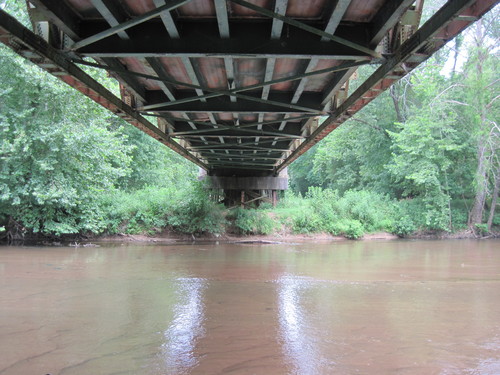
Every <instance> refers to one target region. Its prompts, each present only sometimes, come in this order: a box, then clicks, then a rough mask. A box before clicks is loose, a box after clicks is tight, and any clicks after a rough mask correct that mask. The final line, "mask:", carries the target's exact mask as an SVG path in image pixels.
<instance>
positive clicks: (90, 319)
mask: <svg viewBox="0 0 500 375" xmlns="http://www.w3.org/2000/svg"><path fill="white" fill-rule="evenodd" d="M45 374H51V375H87V374H88V375H101V374H102V375H104V374H145V375H169V374H203V375H205V374H259V375H260V374H264V375H266V374H298V375H302V374H304V375H310V374H311V375H312V374H313V375H316V374H377V375H378V374H419V375H420V374H422V375H427V374H439V375H452V374H474V375H484V374H486V375H494V374H495V375H498V374H500V241H497V240H487V241H371V242H369V241H345V242H334V243H301V244H273V245H267V244H266V245H264V244H235V243H233V244H227V243H226V244H224V243H221V244H201V245H200V244H196V245H186V244H176V245H168V246H162V245H137V244H133V245H132V244H122V245H121V244H114V245H111V244H107V245H106V244H104V245H102V246H101V247H99V248H89V247H87V248H83V247H80V248H71V247H58V248H47V247H45V248H41V247H0V375H45Z"/></svg>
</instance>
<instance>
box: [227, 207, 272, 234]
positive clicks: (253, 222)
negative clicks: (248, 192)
mask: <svg viewBox="0 0 500 375" xmlns="http://www.w3.org/2000/svg"><path fill="white" fill-rule="evenodd" d="M227 218H228V219H229V220H231V221H232V222H233V226H234V228H235V230H236V232H237V233H239V234H270V233H272V232H273V231H274V229H275V227H276V225H275V222H274V221H273V219H272V218H271V217H270V216H269V215H268V213H267V212H265V211H262V210H254V209H243V208H240V207H237V208H235V209H233V210H231V211H230V213H229V214H228V215H227Z"/></svg>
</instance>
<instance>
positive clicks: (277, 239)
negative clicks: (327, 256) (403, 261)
mask: <svg viewBox="0 0 500 375" xmlns="http://www.w3.org/2000/svg"><path fill="white" fill-rule="evenodd" d="M404 238H405V239H408V240H452V239H457V240H458V239H488V238H500V233H492V234H490V235H488V236H483V237H480V236H477V235H475V234H474V232H472V231H460V232H454V233H446V232H434V233H432V232H419V233H415V234H413V235H411V236H407V237H404ZM398 239H401V237H398V236H397V235H395V234H392V233H388V232H376V233H367V234H365V235H363V236H362V237H361V238H359V239H356V240H352V239H349V238H347V237H344V236H335V235H332V234H329V233H308V234H297V233H286V234H279V233H278V234H269V235H236V234H224V235H185V234H180V233H162V234H161V235H154V236H150V235H144V234H118V235H105V236H96V237H94V238H91V239H88V240H89V241H93V242H142V243H176V242H217V241H221V242H241V243H296V242H298V243H302V242H333V241H380V240H385V241H388V240H398Z"/></svg>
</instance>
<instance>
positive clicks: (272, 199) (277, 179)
mask: <svg viewBox="0 0 500 375" xmlns="http://www.w3.org/2000/svg"><path fill="white" fill-rule="evenodd" d="M199 179H200V180H202V181H205V183H206V187H207V188H208V189H212V190H218V191H219V192H220V194H215V196H218V197H219V198H222V199H219V200H220V201H223V202H224V204H225V205H226V206H229V207H233V206H238V205H240V206H241V207H252V206H258V205H259V204H260V203H263V202H269V203H271V204H272V205H273V206H276V203H277V201H278V197H279V191H284V190H287V189H288V172H287V170H286V169H285V170H284V171H282V172H281V173H280V174H279V175H278V176H217V175H215V176H211V175H207V173H206V171H204V170H200V175H199Z"/></svg>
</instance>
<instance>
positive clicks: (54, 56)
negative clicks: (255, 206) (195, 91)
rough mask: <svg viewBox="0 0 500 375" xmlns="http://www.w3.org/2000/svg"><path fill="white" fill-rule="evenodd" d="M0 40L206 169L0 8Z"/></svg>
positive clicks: (188, 153) (204, 166)
mask: <svg viewBox="0 0 500 375" xmlns="http://www.w3.org/2000/svg"><path fill="white" fill-rule="evenodd" d="M0 41H1V42H2V43H4V44H5V45H6V46H7V47H9V48H11V49H12V50H14V51H15V52H16V53H18V54H19V55H21V56H23V57H25V58H27V59H29V60H30V61H32V62H33V63H35V64H37V65H39V66H40V67H41V68H42V69H44V70H46V71H47V72H48V73H50V74H52V75H54V76H56V77H57V78H58V79H60V80H61V81H63V82H65V83H66V84H68V85H70V86H72V87H73V88H75V89H77V90H78V91H80V92H82V93H83V94H84V95H85V96H87V97H89V98H90V99H92V100H94V101H95V102H97V103H98V104H100V105H101V106H103V107H105V108H106V109H108V110H109V111H111V112H113V113H114V114H116V115H117V116H119V117H121V118H122V119H124V120H125V121H127V122H128V123H130V124H132V125H133V126H135V127H137V128H138V129H140V130H142V131H143V132H144V133H146V134H148V135H150V136H151V137H153V138H155V139H157V140H158V141H160V142H161V143H163V144H164V145H166V146H167V147H169V148H171V149H172V150H174V151H175V152H177V153H178V154H180V155H182V156H184V157H185V158H187V159H188V160H191V161H192V162H194V163H195V164H197V165H199V166H200V167H202V168H204V169H208V166H207V165H206V164H205V163H203V162H202V161H201V160H199V159H198V158H197V157H195V156H194V155H192V154H191V153H190V152H189V151H187V150H186V149H185V148H183V147H181V146H180V145H179V144H177V143H176V142H173V141H172V140H170V138H169V137H168V136H167V135H166V134H165V133H164V132H162V131H161V130H160V129H158V128H157V127H156V126H154V125H153V124H151V123H150V122H149V121H148V120H146V119H145V118H144V117H142V116H141V115H139V114H138V113H137V112H136V111H135V110H134V109H133V108H131V107H130V106H128V105H127V104H125V103H124V102H123V101H122V100H120V99H119V98H117V97H116V96H115V95H114V94H112V93H111V92H110V91H109V90H107V89H106V88H105V87H104V86H102V85H101V84H100V83H98V82H97V81H95V80H94V79H93V78H92V77H90V76H89V75H88V74H87V73H85V72H84V71H82V70H81V69H80V68H78V67H77V66H76V65H75V64H73V63H72V62H71V61H70V60H69V59H68V58H67V57H66V56H65V55H64V54H62V53H61V52H59V51H58V50H56V49H54V48H53V47H51V46H50V45H49V44H48V43H47V42H45V40H43V39H42V38H40V37H39V36H37V35H35V34H34V33H33V32H31V31H30V30H28V29H27V28H25V27H24V26H23V25H21V24H20V23H19V22H18V21H17V20H16V19H15V18H13V17H12V16H10V15H9V14H8V13H7V12H5V11H3V10H1V9H0ZM47 62H50V64H47ZM48 65H50V67H49V66H48Z"/></svg>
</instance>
